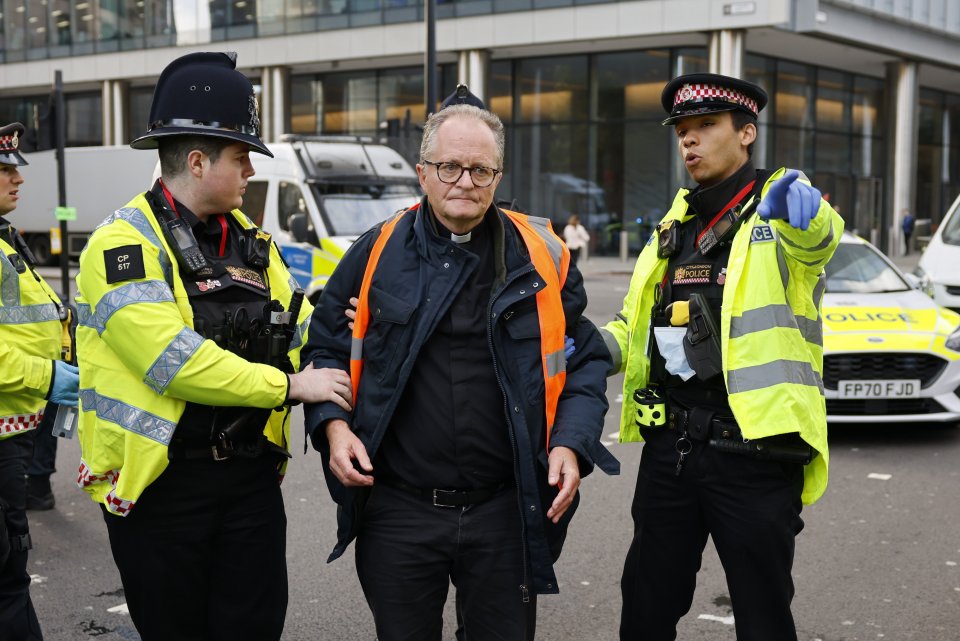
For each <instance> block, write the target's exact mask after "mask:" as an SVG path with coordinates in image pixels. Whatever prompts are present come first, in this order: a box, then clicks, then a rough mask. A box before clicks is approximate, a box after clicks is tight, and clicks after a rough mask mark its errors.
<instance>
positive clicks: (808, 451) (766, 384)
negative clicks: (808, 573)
mask: <svg viewBox="0 0 960 641" xmlns="http://www.w3.org/2000/svg"><path fill="white" fill-rule="evenodd" d="M661 100H662V104H663V107H664V109H665V111H666V113H667V114H668V118H667V119H666V120H664V122H663V124H664V125H669V126H672V127H673V129H674V133H675V135H676V141H677V147H678V150H679V152H680V156H681V158H682V160H683V162H684V165H685V167H686V169H687V173H688V174H689V175H690V177H691V178H692V179H693V180H694V182H695V183H696V187H695V188H694V189H693V190H687V189H681V190H680V192H679V193H678V194H677V196H676V198H675V199H674V201H673V206H672V207H671V209H670V211H669V212H668V213H667V215H666V216H665V217H664V218H663V220H661V221H660V224H659V225H658V226H657V233H656V237H655V238H652V239H651V242H649V243H647V246H646V247H645V248H644V249H643V251H642V252H641V254H640V257H639V258H638V259H637V263H636V267H635V269H634V272H633V277H632V279H631V282H630V288H629V290H628V292H627V296H626V298H625V299H624V305H623V310H622V311H621V312H620V313H619V314H618V315H617V317H616V320H614V321H612V322H611V323H609V324H607V325H606V326H605V327H604V328H603V330H602V331H603V332H604V333H605V338H606V339H607V341H608V345H609V346H610V350H611V352H612V354H613V357H614V363H615V368H614V371H622V372H624V373H625V377H624V387H623V399H624V403H623V413H622V415H621V422H620V440H621V441H638V440H644V441H646V444H645V446H644V448H643V453H642V455H641V459H640V469H639V472H638V474H637V488H636V493H635V495H634V499H633V506H632V514H633V520H634V536H633V541H632V542H631V544H630V549H629V551H628V553H627V558H626V562H625V564H624V570H623V578H622V581H621V588H622V593H623V614H622V619H621V626H620V638H621V639H622V640H624V641H636V640H640V639H642V640H643V641H673V639H675V638H676V626H677V622H678V621H679V620H680V619H681V617H683V616H684V615H685V614H686V613H687V611H688V610H689V609H690V604H691V602H692V599H693V594H694V589H695V587H696V577H697V572H698V571H699V569H700V564H701V557H702V554H703V549H704V546H705V545H706V542H707V538H708V537H711V538H712V539H713V541H714V544H715V545H716V548H717V553H718V555H719V557H720V561H721V563H722V564H723V568H724V571H725V573H726V578H727V587H728V589H729V591H730V598H731V601H732V604H733V613H734V617H735V619H736V636H737V639H738V640H739V641H771V640H773V639H776V640H777V641H795V640H796V639H797V635H796V630H795V625H794V621H793V615H792V613H791V609H790V603H791V601H792V599H793V594H794V586H793V578H792V575H791V572H792V567H793V558H794V545H795V537H796V535H797V534H798V533H799V532H800V530H801V529H802V527H803V521H802V520H801V518H800V511H801V507H802V504H804V503H806V504H809V503H812V502H814V501H816V500H817V499H818V498H819V497H820V496H821V495H822V494H823V492H824V490H825V488H826V485H827V424H826V406H825V402H824V395H823V383H822V370H823V339H822V335H823V332H822V328H821V322H820V299H821V297H822V295H823V287H824V277H823V267H824V265H825V264H826V263H827V261H828V260H829V259H830V256H831V255H832V254H833V251H834V249H835V248H836V246H837V244H838V243H839V241H840V235H841V233H842V232H843V221H842V219H841V218H840V217H839V216H838V215H837V214H836V213H835V212H834V211H833V210H832V209H831V208H830V205H829V204H828V203H827V202H826V201H824V200H822V199H821V198H820V192H819V191H817V190H816V189H814V188H813V187H812V186H810V185H809V184H808V183H807V182H806V179H805V178H802V177H801V176H800V174H799V172H797V171H795V170H789V171H788V170H786V169H783V168H781V169H778V170H776V171H766V170H758V169H756V168H755V167H754V166H753V163H752V162H751V151H752V147H753V144H754V142H755V140H756V138H757V116H758V113H759V112H760V110H761V109H762V108H763V107H764V105H765V104H766V102H767V94H766V92H764V91H763V89H761V88H760V87H758V86H757V85H754V84H752V83H749V82H745V81H743V80H739V79H736V78H730V77H727V76H721V75H717V74H691V75H686V76H680V77H678V78H675V79H673V80H671V81H670V82H669V83H667V85H666V86H665V87H664V90H663V93H662V98H661ZM758 202H759V207H757V208H756V211H754V207H755V206H756V205H757V203H758Z"/></svg>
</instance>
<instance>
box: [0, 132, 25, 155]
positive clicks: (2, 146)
mask: <svg viewBox="0 0 960 641" xmlns="http://www.w3.org/2000/svg"><path fill="white" fill-rule="evenodd" d="M13 141H14V136H0V152H2V151H16V150H17V147H19V146H20V144H19V143H20V140H19V137H17V143H16V144H14V142H13Z"/></svg>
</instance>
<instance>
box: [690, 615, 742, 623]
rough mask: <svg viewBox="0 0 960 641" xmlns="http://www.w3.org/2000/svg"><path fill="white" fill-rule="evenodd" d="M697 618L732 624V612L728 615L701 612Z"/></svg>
mask: <svg viewBox="0 0 960 641" xmlns="http://www.w3.org/2000/svg"><path fill="white" fill-rule="evenodd" d="M697 618H698V619H703V620H704V621H716V622H717V623H722V624H723V625H733V615H732V614H731V615H730V616H728V617H718V616H717V615H715V614H701V615H700V616H698V617H697Z"/></svg>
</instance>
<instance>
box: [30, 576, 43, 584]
mask: <svg viewBox="0 0 960 641" xmlns="http://www.w3.org/2000/svg"><path fill="white" fill-rule="evenodd" d="M46 582H47V577H45V576H40V575H39V574H31V575H30V583H31V584H35V583H46Z"/></svg>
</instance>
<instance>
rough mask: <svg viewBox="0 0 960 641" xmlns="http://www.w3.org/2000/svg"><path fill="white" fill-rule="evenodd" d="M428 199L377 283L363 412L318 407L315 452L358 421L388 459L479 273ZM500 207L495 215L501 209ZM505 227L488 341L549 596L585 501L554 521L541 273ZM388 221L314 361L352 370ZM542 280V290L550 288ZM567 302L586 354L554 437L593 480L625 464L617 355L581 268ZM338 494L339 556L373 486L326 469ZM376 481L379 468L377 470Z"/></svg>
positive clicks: (358, 265) (505, 223)
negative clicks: (338, 423)
mask: <svg viewBox="0 0 960 641" xmlns="http://www.w3.org/2000/svg"><path fill="white" fill-rule="evenodd" d="M427 212H428V210H427V209H426V206H425V200H424V202H423V203H422V204H421V206H420V207H419V208H418V209H417V210H415V211H409V212H407V213H406V214H404V217H403V220H401V221H400V222H399V223H398V224H397V227H396V228H395V229H394V232H393V235H392V236H391V238H390V240H389V242H388V243H387V244H386V247H385V248H384V251H383V253H382V254H381V256H380V262H379V264H378V266H377V270H376V273H375V275H374V277H373V280H372V282H371V287H370V301H369V302H370V311H371V318H370V325H369V327H368V329H367V334H366V337H365V339H364V345H363V357H364V369H363V376H362V378H361V382H360V388H359V391H358V393H357V396H358V402H357V405H356V409H355V412H354V414H353V415H352V416H351V415H350V414H348V413H346V412H344V411H343V410H342V409H340V408H339V407H338V406H337V405H335V404H333V403H319V404H314V405H307V406H306V408H305V414H306V428H307V432H308V433H309V434H310V436H311V437H312V440H313V445H314V447H315V448H316V449H317V450H319V451H320V452H322V453H323V456H324V457H325V459H328V458H329V454H330V452H329V447H328V443H327V440H326V437H325V431H324V429H323V427H324V425H325V423H326V422H327V421H328V420H330V419H334V418H342V419H344V420H345V421H347V422H348V423H349V424H350V425H351V428H352V429H353V431H354V433H355V434H356V435H357V436H358V437H359V438H360V440H361V441H362V442H363V444H364V446H365V447H366V449H367V453H368V454H369V455H370V458H371V459H373V458H374V456H375V455H376V452H377V448H378V447H379V445H380V443H381V441H382V440H383V435H384V431H385V430H386V429H387V428H388V426H389V425H390V420H391V417H392V415H393V412H394V410H395V409H396V407H397V403H398V401H399V398H400V395H401V393H402V391H403V389H404V386H405V385H406V383H407V380H408V377H409V375H410V370H411V367H412V366H413V362H414V360H415V359H416V358H417V354H418V352H419V350H420V348H421V347H422V346H423V344H424V342H425V341H426V339H427V338H428V337H429V336H430V333H431V332H432V331H433V330H434V328H435V327H436V324H437V322H438V321H439V319H440V318H441V317H442V316H443V315H444V313H445V312H446V310H447V308H448V306H449V304H450V302H451V301H452V300H453V299H454V297H455V296H456V294H457V292H459V290H460V288H461V287H462V286H463V284H464V283H465V282H466V280H467V278H468V276H469V274H470V273H471V271H472V270H473V269H475V268H476V265H477V263H478V259H477V257H476V256H475V255H472V254H470V253H468V252H466V251H464V250H462V249H459V248H458V247H457V245H456V243H454V242H453V241H451V240H449V239H445V238H440V237H438V236H437V235H436V234H434V233H432V231H431V230H430V229H428V228H427V227H426V225H430V224H431V221H429V220H426V219H425V216H430V215H432V214H430V213H427ZM490 213H491V212H488V215H490ZM495 214H496V215H497V217H498V219H499V224H498V225H496V226H495V227H496V231H495V232H494V256H495V261H496V264H497V274H496V278H495V281H494V287H493V291H492V294H491V298H490V302H489V304H488V306H487V308H486V309H485V310H477V313H481V314H486V316H487V318H488V319H489V323H488V336H489V339H490V349H491V351H492V354H493V361H494V365H495V368H496V374H497V379H498V381H499V383H500V385H501V387H502V390H503V396H504V399H505V405H504V408H503V410H504V415H505V419H506V423H507V425H508V426H509V429H510V440H511V442H512V444H513V450H514V474H515V477H516V482H517V488H518V491H517V501H518V504H517V508H518V509H519V510H520V513H521V515H522V518H523V532H524V541H525V544H526V550H525V552H526V558H527V560H528V563H527V565H528V567H527V570H528V571H530V572H532V583H530V582H528V583H527V585H530V586H532V588H533V590H534V591H535V592H537V593H551V592H557V591H558V590H557V581H556V577H555V574H554V572H553V563H554V562H555V561H556V559H557V558H558V557H559V554H560V549H561V547H562V545H563V540H564V538H565V536H566V529H567V525H568V523H569V521H570V519H571V517H572V516H573V513H574V511H575V509H576V505H577V499H575V501H574V504H573V505H572V506H571V508H570V509H569V510H568V511H567V512H566V514H564V516H563V518H562V519H561V522H560V523H559V524H556V525H555V524H553V523H552V522H551V521H550V520H549V519H547V517H546V512H547V509H549V506H550V504H551V503H552V501H553V499H554V497H555V496H556V494H557V490H556V489H555V488H552V487H550V486H549V485H548V484H547V455H546V448H545V439H546V416H545V407H544V384H543V370H542V366H541V355H540V325H539V321H538V317H537V306H536V300H535V298H534V296H535V294H536V292H537V291H539V290H538V289H537V288H536V287H535V286H534V283H535V282H536V281H539V283H542V282H543V279H542V278H540V277H539V275H538V274H537V272H536V270H535V269H534V267H533V264H532V263H531V262H530V259H529V257H528V255H527V251H526V247H525V245H524V244H523V240H522V239H521V238H520V236H519V232H517V230H516V228H515V227H514V225H513V223H512V222H510V220H509V219H508V218H507V217H506V216H505V215H504V214H503V213H502V212H500V211H498V210H497V211H496V212H495ZM379 233H380V225H378V226H376V227H375V228H373V229H371V230H369V231H367V232H366V233H365V234H363V235H362V236H360V238H358V239H357V241H356V242H355V243H354V244H353V245H352V246H351V248H350V249H349V251H347V253H346V255H345V256H344V257H343V259H342V260H341V261H340V264H339V266H338V267H337V269H336V271H335V272H334V274H333V276H331V278H330V281H329V282H328V283H327V286H326V288H325V289H324V290H323V294H322V296H321V297H320V301H319V303H318V304H317V307H316V310H315V311H314V314H313V318H312V320H311V323H310V331H309V334H308V342H307V344H306V345H305V346H304V348H303V351H302V352H301V353H302V362H303V364H306V363H309V362H313V364H314V366H315V367H318V368H321V367H336V368H340V369H343V370H346V371H349V361H350V344H351V331H350V330H349V328H348V327H347V322H348V319H347V318H346V316H345V315H344V309H346V308H347V307H348V306H349V303H348V299H349V298H350V297H351V296H356V295H358V293H359V291H360V283H361V280H362V279H363V273H364V269H365V267H366V264H367V259H368V257H369V255H370V250H371V247H372V245H373V242H374V241H375V240H376V238H377V236H378V235H379ZM539 283H538V284H537V286H540V285H539ZM562 300H563V307H564V313H565V315H566V326H567V335H568V336H571V337H573V338H574V340H575V344H576V351H575V353H574V354H573V356H572V357H571V358H570V361H569V362H568V363H567V380H566V385H565V387H564V391H563V394H562V395H561V397H560V402H559V405H558V408H557V417H556V422H555V424H554V428H553V431H552V433H551V437H550V444H551V447H556V446H564V447H569V448H570V449H572V450H574V451H575V452H577V454H578V455H579V463H580V473H581V476H586V475H587V474H589V473H590V472H591V471H592V469H593V466H594V464H596V465H599V466H600V467H601V469H603V470H604V471H606V472H607V473H610V474H616V473H619V463H618V462H617V461H616V459H615V458H613V456H612V455H611V454H610V453H609V452H608V451H607V449H606V448H605V447H604V446H603V445H602V444H601V443H600V440H599V439H600V435H601V433H602V429H603V417H604V414H605V413H606V411H607V400H606V374H607V371H608V370H609V369H610V367H611V362H610V355H609V352H608V350H607V348H606V347H605V346H604V344H603V340H602V339H601V338H600V334H599V332H598V331H597V329H596V327H595V326H594V325H593V323H591V322H590V321H589V320H587V319H586V318H585V317H583V316H582V313H583V310H584V308H585V307H586V303H587V297H586V292H585V291H584V289H583V278H582V276H581V274H580V272H579V271H578V270H577V268H576V267H575V266H573V265H571V266H570V270H569V274H568V276H567V281H566V285H565V286H564V288H563V292H562ZM324 472H325V474H326V480H327V487H328V488H329V490H330V495H331V496H332V497H333V499H334V500H335V501H336V502H337V503H338V505H339V510H338V522H339V523H338V542H337V545H336V547H335V548H334V550H333V553H332V554H331V555H330V560H333V559H335V558H337V557H339V556H340V555H341V554H342V553H343V551H344V550H345V549H346V547H347V545H349V544H350V541H352V540H353V538H354V537H355V536H356V533H357V528H358V516H359V515H360V514H361V513H362V509H363V506H364V504H365V502H366V496H367V492H366V491H364V490H357V489H354V488H345V487H343V486H342V485H341V484H340V483H339V481H338V480H337V479H336V477H335V476H333V474H332V473H331V472H330V470H329V468H328V467H327V466H324ZM374 478H376V473H375V472H374Z"/></svg>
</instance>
